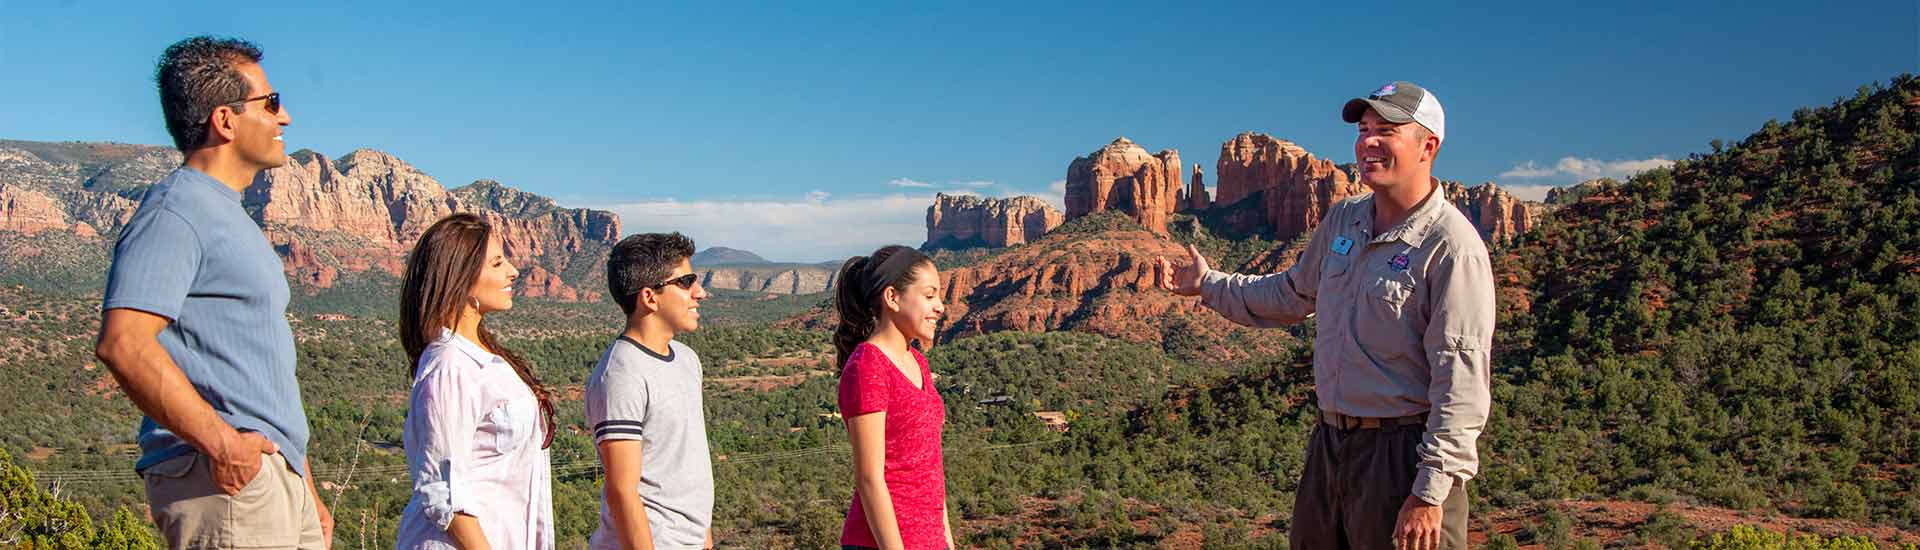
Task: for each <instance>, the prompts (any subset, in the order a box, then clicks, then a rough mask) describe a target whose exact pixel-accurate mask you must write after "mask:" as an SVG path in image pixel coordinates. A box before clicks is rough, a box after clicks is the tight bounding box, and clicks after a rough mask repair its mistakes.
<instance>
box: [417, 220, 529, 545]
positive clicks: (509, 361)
mask: <svg viewBox="0 0 1920 550" xmlns="http://www.w3.org/2000/svg"><path fill="white" fill-rule="evenodd" d="M519 273H520V272H519V271H518V270H516V269H514V267H513V264H511V263H509V262H507V258H506V255H505V253H504V252H503V251H502V248H501V244H500V237H499V235H497V234H495V233H494V232H493V228H492V226H491V225H489V224H488V223H487V222H486V221H485V220H483V219H481V218H480V217H479V216H475V215H473V214H465V213H462V214H454V215H451V216H447V217H446V218H444V219H441V220H440V221H439V222H436V223H434V224H433V226H432V227H429V228H427V231H426V232H425V233H422V234H421V235H420V242H419V243H418V244H415V245H414V248H413V253H412V254H411V255H409V256H408V257H407V271H406V279H405V281H404V282H402V283H401V286H400V344H401V346H402V347H404V348H406V350H407V356H408V357H409V358H411V359H412V361H413V366H412V373H413V391H412V393H411V395H410V397H409V400H408V403H407V422H406V428H405V432H404V436H403V438H404V442H405V444H406V450H407V471H408V473H409V474H410V475H412V477H413V498H412V500H409V501H408V502H407V508H406V511H404V512H402V513H401V516H400V532H399V538H398V540H397V541H396V542H395V547H396V548H399V549H428V548H430V549H440V548H460V549H472V548H534V549H550V548H553V504H552V500H553V498H552V486H551V470H550V468H551V464H550V463H549V459H548V456H547V446H548V445H549V444H551V443H552V442H553V404H552V397H551V395H550V394H549V393H548V391H547V388H546V386H543V385H541V384H540V380H539V379H537V378H535V377H534V375H533V366H532V365H530V364H528V363H527V361H526V360H525V359H522V358H521V357H520V356H519V355H516V354H514V353H513V352H512V351H511V350H508V349H507V348H505V347H504V346H501V345H500V341H499V339H498V338H496V337H494V335H493V333H492V332H491V331H488V330H487V325H486V316H487V315H489V314H492V313H495V312H500V311H506V310H508V309H512V308H513V284H514V280H515V279H517V278H518V277H519Z"/></svg>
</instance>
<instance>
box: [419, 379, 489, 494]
mask: <svg viewBox="0 0 1920 550" xmlns="http://www.w3.org/2000/svg"><path fill="white" fill-rule="evenodd" d="M458 356H459V354H457V353H456V354H448V355H447V356H443V357H442V358H443V359H453V358H455V357H458ZM434 367H438V368H434ZM421 368H424V369H430V370H429V371H428V372H427V373H426V374H425V375H424V376H422V377H421V378H420V380H419V381H417V382H414V385H413V399H412V402H411V404H409V406H408V408H407V433H406V439H407V441H406V444H407V461H408V462H409V463H410V466H411V468H410V469H411V470H412V471H413V492H414V493H415V494H416V495H418V496H419V497H420V499H421V500H420V502H421V511H422V512H423V513H424V514H425V515H426V517H427V518H428V519H430V520H432V521H433V522H434V524H435V525H438V526H439V527H440V529H441V530H443V531H444V530H446V528H447V525H448V524H450V523H452V522H453V515H454V514H455V513H465V514H467V515H472V516H478V515H480V514H478V513H477V509H478V507H480V506H484V503H481V502H479V501H478V499H477V498H475V497H477V496H478V495H474V494H473V493H472V489H471V488H469V487H467V484H468V483H470V482H471V481H470V480H471V479H472V478H471V477H469V472H470V471H471V469H472V466H473V458H474V456H473V454H474V440H473V438H474V434H475V432H476V430H477V429H478V427H479V424H480V422H481V414H482V409H481V407H480V395H479V391H480V388H478V387H477V386H476V384H477V382H478V380H475V379H471V378H470V377H469V376H468V374H469V373H470V371H472V370H474V369H473V368H472V366H470V365H423V366H422V367H421Z"/></svg>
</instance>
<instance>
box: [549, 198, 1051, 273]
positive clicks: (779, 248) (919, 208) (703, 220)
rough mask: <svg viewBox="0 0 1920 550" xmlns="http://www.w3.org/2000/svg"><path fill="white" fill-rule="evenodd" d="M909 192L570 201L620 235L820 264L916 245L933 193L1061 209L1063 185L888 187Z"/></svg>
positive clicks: (923, 237) (922, 236)
mask: <svg viewBox="0 0 1920 550" xmlns="http://www.w3.org/2000/svg"><path fill="white" fill-rule="evenodd" d="M887 183H888V184H890V185H893V186H895V187H906V188H914V189H915V190H913V191H905V190H902V192H894V193H887V194H880V195H856V196H850V197H838V196H835V195H833V194H832V193H828V192H826V191H823V190H818V189H816V190H812V191H809V192H807V193H806V194H804V195H802V196H800V197H796V198H792V199H762V198H747V199H710V200H692V201H680V200H675V199H645V200H637V201H629V202H616V203H607V202H597V203H588V202H585V201H581V202H582V203H581V204H570V205H568V206H570V207H585V208H594V209H600V210H609V211H612V212H613V213H615V214H618V215H619V216H620V225H621V231H623V232H624V233H626V234H633V233H653V232H666V231H679V232H681V233H685V234H686V235H687V236H689V237H693V239H694V241H695V242H698V243H699V244H700V247H701V248H707V247H711V246H725V247H730V248H738V249H742V250H748V251H752V252H754V253H756V254H759V255H761V256H762V257H765V258H767V259H770V260H774V261H781V262H819V261H827V260H837V259H844V258H846V257H848V256H852V255H855V254H865V253H868V252H872V251H873V249H875V248H879V247H881V246H885V245H889V244H904V245H908V246H919V245H920V243H921V242H924V241H926V239H927V226H926V223H927V207H928V206H931V205H933V195H934V192H933V189H924V188H935V189H937V188H942V187H946V188H949V189H947V190H942V191H940V192H942V193H947V194H949V195H954V194H962V195H975V196H983V197H1011V196H1016V195H1033V196H1036V197H1039V198H1040V199H1041V200H1044V201H1047V203H1048V204H1051V205H1053V206H1054V208H1063V207H1062V204H1063V198H1064V196H1065V193H1066V183H1067V182H1066V181H1065V180H1059V181H1054V182H1052V184H1050V185H1048V186H1047V189H1046V190H1045V191H1032V190H1023V189H1018V188H1014V187H1012V186H1008V185H1001V184H996V183H994V182H988V181H970V182H958V183H954V184H948V185H938V184H931V183H925V182H921V181H917V180H912V179H908V178H897V179H894V180H893V181H889V182H887Z"/></svg>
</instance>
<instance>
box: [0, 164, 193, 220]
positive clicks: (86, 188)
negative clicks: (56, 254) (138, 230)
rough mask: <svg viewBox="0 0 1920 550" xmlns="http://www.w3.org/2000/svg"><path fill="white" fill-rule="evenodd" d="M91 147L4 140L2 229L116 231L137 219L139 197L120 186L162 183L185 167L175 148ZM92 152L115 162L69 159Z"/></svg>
mask: <svg viewBox="0 0 1920 550" xmlns="http://www.w3.org/2000/svg"><path fill="white" fill-rule="evenodd" d="M88 145H89V144H78V143H38V142H17V141H0V231H13V232H18V233H27V234H32V233H38V232H41V231H48V230H53V231H67V232H73V233H76V234H79V235H82V236H87V237H97V236H98V235H99V234H100V233H102V232H109V233H111V232H117V231H119V230H120V226H121V224H125V223H126V222H127V220H128V219H129V218H132V217H133V211H134V209H135V208H136V207H138V206H139V203H138V197H139V194H140V191H139V190H138V189H137V188H136V189H125V187H126V186H125V185H124V184H122V183H121V182H122V181H124V180H127V179H131V178H135V177H152V178H153V179H154V180H157V179H159V176H161V175H165V174H166V171H167V170H172V169H173V167H174V166H178V165H179V164H180V155H179V153H175V152H173V151H172V150H170V149H158V148H146V149H138V148H137V147H138V146H131V145H119V144H100V145H99V147H89V146H88ZM96 148H98V149H104V150H105V152H104V153H103V152H96V151H94V150H93V149H96ZM36 150H38V152H36ZM89 154H96V155H103V156H108V157H109V159H110V160H94V161H92V162H80V161H76V160H69V158H70V157H80V158H85V157H86V156H87V155H89ZM153 174H158V175H153ZM148 183H151V180H150V181H149V182H148Z"/></svg>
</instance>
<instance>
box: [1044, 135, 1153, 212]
mask: <svg viewBox="0 0 1920 550" xmlns="http://www.w3.org/2000/svg"><path fill="white" fill-rule="evenodd" d="M1179 190H1180V152H1179V151H1174V150H1172V149H1168V150H1163V151H1160V152H1159V153H1155V154H1148V153H1147V150H1146V149H1145V148H1143V147H1141V146H1139V145H1136V144H1134V143H1133V141H1132V140H1129V139H1127V138H1124V137H1122V138H1119V139H1115V140H1113V142H1112V143H1108V144H1107V146H1106V147H1101V148H1100V150H1098V151H1094V152H1093V153H1091V154H1088V155H1087V156H1084V157H1079V158H1076V159H1073V163H1072V164H1069V165H1068V166H1067V193H1066V203H1067V219H1068V220H1073V219H1075V218H1079V217H1081V216H1085V215H1088V214H1092V213H1095V212H1102V211H1106V210H1118V211H1122V212H1126V213H1127V214H1129V215H1131V216H1132V217H1133V219H1134V220H1135V221H1138V222H1140V225H1141V226H1143V227H1146V228H1147V230H1148V231H1152V232H1154V233H1156V234H1162V235H1164V234H1166V232H1167V219H1168V217H1170V216H1171V215H1172V214H1173V211H1174V204H1175V200H1176V199H1177V197H1178V194H1179Z"/></svg>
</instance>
